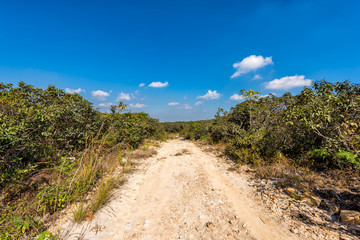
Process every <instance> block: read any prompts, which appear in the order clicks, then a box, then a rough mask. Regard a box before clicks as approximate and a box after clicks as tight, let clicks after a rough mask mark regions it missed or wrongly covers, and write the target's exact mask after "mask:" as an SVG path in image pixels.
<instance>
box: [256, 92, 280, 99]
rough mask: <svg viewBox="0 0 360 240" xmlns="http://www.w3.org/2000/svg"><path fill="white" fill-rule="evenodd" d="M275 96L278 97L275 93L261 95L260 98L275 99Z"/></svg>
mask: <svg viewBox="0 0 360 240" xmlns="http://www.w3.org/2000/svg"><path fill="white" fill-rule="evenodd" d="M274 96H276V94H275V93H268V94H264V95H260V96H259V98H267V97H274Z"/></svg>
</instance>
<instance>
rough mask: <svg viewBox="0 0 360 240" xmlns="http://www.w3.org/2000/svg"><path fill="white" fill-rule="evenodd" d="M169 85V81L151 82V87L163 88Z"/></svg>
mask: <svg viewBox="0 0 360 240" xmlns="http://www.w3.org/2000/svg"><path fill="white" fill-rule="evenodd" d="M168 85H169V83H168V82H164V83H162V82H152V83H150V84H149V87H154V88H163V87H167V86H168Z"/></svg>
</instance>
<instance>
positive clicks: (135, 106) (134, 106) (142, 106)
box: [130, 103, 147, 108]
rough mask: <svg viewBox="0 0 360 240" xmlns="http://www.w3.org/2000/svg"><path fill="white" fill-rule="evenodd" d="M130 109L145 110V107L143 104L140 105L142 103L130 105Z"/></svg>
mask: <svg viewBox="0 0 360 240" xmlns="http://www.w3.org/2000/svg"><path fill="white" fill-rule="evenodd" d="M130 107H132V108H146V107H147V105H145V104H142V103H135V104H132V103H131V104H130Z"/></svg>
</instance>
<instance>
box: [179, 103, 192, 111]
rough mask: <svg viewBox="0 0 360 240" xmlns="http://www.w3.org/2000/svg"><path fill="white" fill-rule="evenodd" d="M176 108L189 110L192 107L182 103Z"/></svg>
mask: <svg viewBox="0 0 360 240" xmlns="http://www.w3.org/2000/svg"><path fill="white" fill-rule="evenodd" d="M177 109H186V110H190V109H192V107H191V106H190V105H189V104H184V105H182V106H179V107H177Z"/></svg>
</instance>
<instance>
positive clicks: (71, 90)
mask: <svg viewBox="0 0 360 240" xmlns="http://www.w3.org/2000/svg"><path fill="white" fill-rule="evenodd" d="M65 92H66V93H70V94H74V93H78V94H79V93H81V92H85V90H84V89H81V88H78V89H71V88H65Z"/></svg>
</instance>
